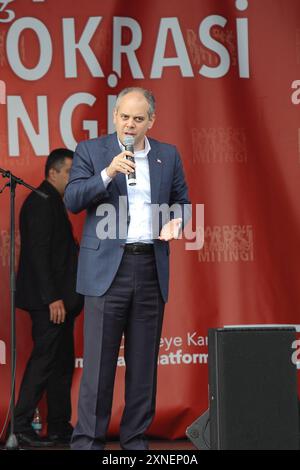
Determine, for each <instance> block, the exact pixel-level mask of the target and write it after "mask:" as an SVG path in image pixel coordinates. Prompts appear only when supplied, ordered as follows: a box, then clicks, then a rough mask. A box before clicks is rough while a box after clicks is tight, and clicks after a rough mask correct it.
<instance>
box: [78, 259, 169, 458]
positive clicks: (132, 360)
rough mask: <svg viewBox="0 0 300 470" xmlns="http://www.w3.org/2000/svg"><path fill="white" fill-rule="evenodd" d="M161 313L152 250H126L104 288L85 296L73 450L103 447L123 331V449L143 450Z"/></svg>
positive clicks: (151, 409) (152, 410)
mask: <svg viewBox="0 0 300 470" xmlns="http://www.w3.org/2000/svg"><path fill="white" fill-rule="evenodd" d="M163 311H164V302H163V300H162V297H161V294H160V289H159V285H158V280H157V273H156V264H155V259H154V254H153V253H150V254H128V253H126V252H125V253H124V256H123V259H122V262H121V265H120V267H119V270H118V273H117V275H116V277H115V279H114V281H113V283H112V285H111V287H110V288H109V289H108V291H107V292H106V293H105V294H104V295H103V296H101V297H86V298H85V309H84V315H85V319H84V364H83V376H82V380H81V386H80V395H79V405H78V423H77V425H76V427H75V430H74V433H73V438H72V446H71V447H72V449H87V450H92V449H95V450H96V449H103V448H104V444H105V438H106V432H107V428H108V425H109V421H110V416H111V407H112V399H113V388H114V380H115V373H116V366H117V360H118V355H119V348H120V343H121V339H122V335H123V333H124V336H125V344H124V354H125V362H126V375H125V408H124V412H123V416H122V420H121V425H120V443H121V447H122V448H123V449H135V450H136V449H147V441H146V439H145V436H144V433H145V431H146V430H147V428H148V427H149V426H150V424H151V421H152V419H153V417H154V413H155V398H156V376H157V359H158V351H159V342H160V336H161V328H162V321H163Z"/></svg>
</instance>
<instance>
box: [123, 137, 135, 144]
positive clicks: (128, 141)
mask: <svg viewBox="0 0 300 470" xmlns="http://www.w3.org/2000/svg"><path fill="white" fill-rule="evenodd" d="M133 144H134V137H133V136H132V135H127V136H126V137H125V139H124V145H125V146H126V145H133Z"/></svg>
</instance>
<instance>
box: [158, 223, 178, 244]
mask: <svg viewBox="0 0 300 470" xmlns="http://www.w3.org/2000/svg"><path fill="white" fill-rule="evenodd" d="M181 224H182V219H180V218H179V219H173V220H170V222H168V223H167V224H165V225H164V226H163V228H162V229H161V232H160V235H159V237H158V240H162V241H165V242H168V241H170V240H173V239H176V238H178V236H179V232H180V227H181Z"/></svg>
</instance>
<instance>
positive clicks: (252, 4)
mask: <svg viewBox="0 0 300 470" xmlns="http://www.w3.org/2000/svg"><path fill="white" fill-rule="evenodd" d="M297 79H298V80H297ZM134 85H137V86H143V87H146V88H150V89H151V90H152V91H153V92H154V94H155V96H156V98H157V121H156V124H155V127H154V128H153V130H152V131H151V136H153V137H155V138H157V139H160V140H163V141H166V142H170V143H174V144H176V145H177V146H178V148H179V150H180V152H181V155H182V158H183V162H184V167H185V171H186V176H187V180H188V184H189V188H190V196H191V200H192V202H193V204H200V203H203V204H205V244H204V247H203V249H201V250H199V249H193V250H186V244H185V243H186V242H185V240H180V241H176V242H173V243H172V247H171V251H172V258H171V295H170V300H169V303H168V306H167V310H166V316H165V324H164V330H163V338H162V341H161V349H160V364H159V384H158V400H157V416H156V419H155V421H154V423H153V425H152V427H151V430H150V431H151V435H154V436H159V437H164V438H179V437H182V436H183V435H184V433H185V429H186V427H187V426H188V425H189V424H190V423H191V422H192V421H193V420H194V419H196V418H197V417H198V416H199V415H200V414H201V413H202V412H203V411H204V410H205V409H206V408H207V405H208V389H207V330H208V328H209V327H219V326H223V325H227V324H257V323H260V324H266V323H276V324H286V323H289V324H297V323H300V321H299V318H300V311H299V310H300V308H299V305H300V289H299V277H298V269H299V264H300V256H299V253H300V250H299V235H300V217H299V215H300V204H299V197H300V196H299V175H300V167H299V164H300V130H299V122H300V120H299V104H300V4H299V1H298V0H289V1H288V2H286V1H285V0H264V1H263V2H262V1H261V0H249V1H247V0H200V1H199V0H186V1H185V2H182V1H181V0H173V1H172V2H170V1H167V0H152V1H151V2H150V1H144V2H140V1H137V0H132V1H130V2H120V1H117V0H102V1H101V2H98V1H96V0H90V1H88V2H79V1H77V2H74V1H71V0H60V1H59V2H54V1H50V0H22V1H17V0H10V2H8V1H0V163H1V167H3V168H5V169H9V170H11V171H12V172H13V173H14V174H16V175H18V176H19V177H21V178H22V179H24V180H26V181H27V182H29V183H31V184H32V185H38V184H39V182H40V181H41V180H42V179H43V170H44V164H45V158H46V156H47V155H48V153H49V151H50V150H51V149H53V148H55V147H58V146H67V147H70V148H72V149H73V148H74V147H75V145H76V142H78V141H80V140H83V139H87V138H90V137H95V136H98V135H102V134H105V133H107V132H112V130H113V128H112V125H111V111H112V107H113V104H114V100H115V96H116V95H117V94H118V92H119V91H120V90H121V89H122V88H124V87H125V86H134ZM2 183H3V184H4V183H5V181H4V180H3V181H2ZM26 195H27V190H25V189H24V188H18V192H17V199H16V205H17V215H18V213H19V209H20V206H21V204H22V202H23V200H24V198H25V196H26ZM0 208H1V209H0V211H1V212H0V214H1V216H0V235H1V238H0V278H1V285H0V289H1V291H0V295H1V304H0V305H1V306H0V309H1V327H0V375H1V378H0V380H1V391H0V394H1V395H0V427H2V423H3V422H4V419H5V415H6V411H7V407H8V405H9V384H10V379H9V374H10V352H9V347H10V339H9V274H8V271H9V258H8V253H9V241H10V235H9V197H8V190H6V191H5V192H4V193H3V194H1V196H0ZM72 221H73V223H74V226H75V231H76V234H77V236H78V238H80V234H81V227H82V221H83V215H81V216H77V217H72ZM16 235H17V246H16V248H17V252H18V250H19V246H20V244H19V231H18V227H17V232H16ZM82 317H83V316H81V317H80V319H79V320H77V326H76V356H77V359H76V371H75V377H74V383H73V405H74V413H73V421H74V422H75V420H76V406H77V396H78V387H79V381H80V376H81V367H82V359H81V358H82V349H83V348H82V320H83V318H82ZM30 338H31V332H30V321H29V318H28V317H27V314H25V313H23V312H21V311H18V312H17V377H16V380H17V390H18V388H19V385H20V380H21V376H22V373H23V370H24V366H25V363H26V360H27V358H28V355H29V352H30V347H31V339H30ZM123 375H124V362H123V356H122V350H121V351H120V359H119V367H118V376H117V382H116V393H115V398H114V408H113V417H112V423H111V428H110V433H111V434H112V435H114V434H117V432H118V424H119V420H120V413H121V407H122V404H123V392H124V390H123V385H122V382H123Z"/></svg>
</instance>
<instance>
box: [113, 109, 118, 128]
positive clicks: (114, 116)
mask: <svg viewBox="0 0 300 470" xmlns="http://www.w3.org/2000/svg"><path fill="white" fill-rule="evenodd" d="M116 117H117V110H116V108H115V109H114V110H113V123H114V124H116Z"/></svg>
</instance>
